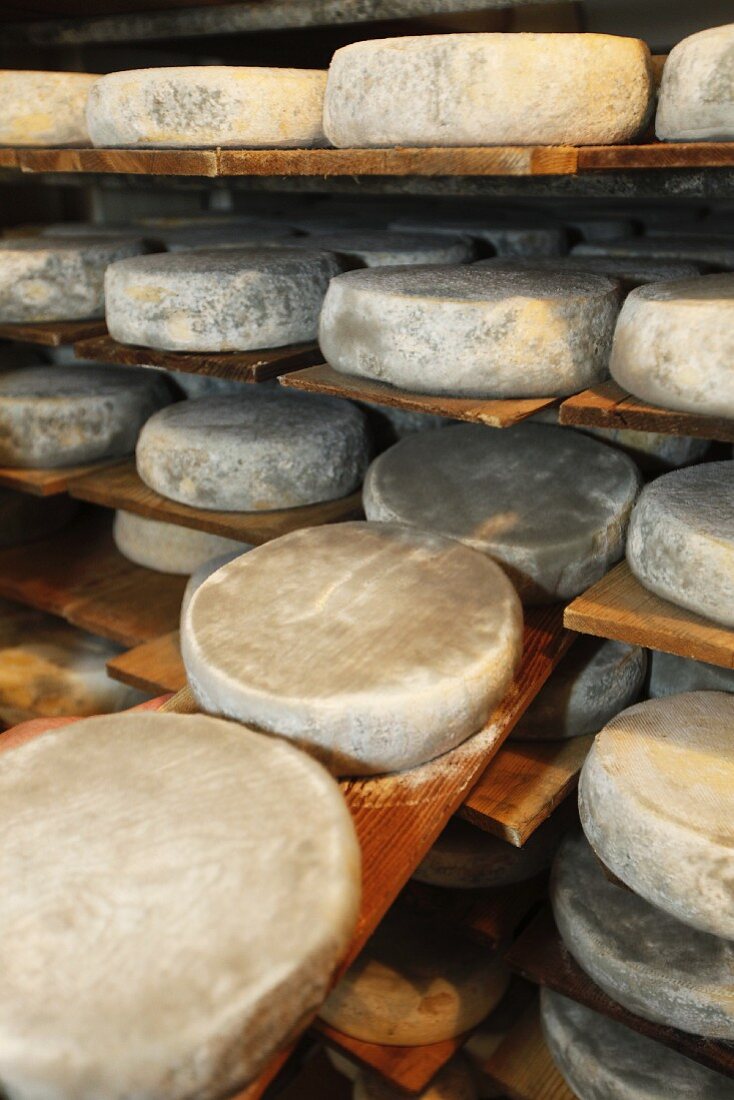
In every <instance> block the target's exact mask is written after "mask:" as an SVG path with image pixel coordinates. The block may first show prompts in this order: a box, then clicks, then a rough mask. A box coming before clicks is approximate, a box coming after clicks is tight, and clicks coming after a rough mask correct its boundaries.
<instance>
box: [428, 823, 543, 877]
mask: <svg viewBox="0 0 734 1100" xmlns="http://www.w3.org/2000/svg"><path fill="white" fill-rule="evenodd" d="M555 846H556V836H555V834H553V833H550V832H547V831H545V830H542V829H541V830H539V831H538V832H536V833H534V834H533V836H532V837H531V838H530V840H528V842H527V844H525V845H523V847H522V848H515V847H514V845H512V844H510V843H508V841H506V840H502V839H501V838H500V837H496V836H492V835H491V834H490V833H485V832H484V830H483V829H478V828H477V827H476V826H475V825H470V824H469V823H468V822H467V821H462V820H460V819H459V818H452V819H451V821H450V822H449V823H448V825H447V826H446V828H445V829H444V831H443V832H442V833H441V835H440V836H439V838H438V840H437V841H436V842H435V843H434V845H433V847H432V848H431V850H430V851H429V852H428V854H427V855H426V856H424V858H423V859H422V861H421V862H420V863H419V865H418V867H417V869H416V870H415V871H414V872H413V878H414V879H416V880H417V881H418V882H427V883H429V884H430V885H431V886H445V887H448V888H449V889H459V890H462V889H468V890H475V889H488V888H490V887H494V886H507V885H509V884H511V883H515V882H524V881H525V880H526V879H529V878H533V876H534V875H539V874H540V873H541V871H544V870H545V869H546V867H548V866H549V865H550V861H551V856H552V854H553V849H554V848H555Z"/></svg>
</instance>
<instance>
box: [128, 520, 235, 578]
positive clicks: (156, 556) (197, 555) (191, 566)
mask: <svg viewBox="0 0 734 1100" xmlns="http://www.w3.org/2000/svg"><path fill="white" fill-rule="evenodd" d="M113 534H114V537H115V545H116V546H117V549H118V550H119V551H120V553H121V554H122V555H123V556H124V557H126V558H128V559H129V560H130V561H133V562H135V564H136V565H143V566H145V568H146V569H155V570H156V571H157V572H158V573H184V574H185V573H193V572H194V570H195V569H198V568H199V566H200V565H203V564H204V563H205V562H208V561H210V560H211V559H212V558H213V557H216V556H217V555H219V554H225V553H226V554H229V553H238V554H244V552H245V551H246V550H249V544H248V543H246V542H236V541H235V540H234V539H227V538H223V537H222V536H221V535H211V534H210V533H209V532H208V531H196V530H194V528H193V527H181V526H180V525H179V524H178V523H162V522H161V521H160V520H157V519H148V518H146V517H145V516H138V515H136V514H135V513H134V512H123V511H117V512H115V521H114V527H113Z"/></svg>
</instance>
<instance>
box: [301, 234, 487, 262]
mask: <svg viewBox="0 0 734 1100" xmlns="http://www.w3.org/2000/svg"><path fill="white" fill-rule="evenodd" d="M297 247H299V248H316V249H321V250H322V251H323V252H336V253H338V254H339V255H340V256H344V257H346V259H348V260H352V261H356V262H357V263H358V264H359V265H360V266H362V265H364V267H399V266H408V267H409V266H413V265H417V264H462V263H468V262H469V261H470V260H473V259H474V257H475V254H476V253H475V249H474V246H473V244H472V243H471V241H470V240H469V239H468V238H463V239H462V238H461V237H458V236H457V237H447V236H441V235H440V234H437V233H399V232H397V231H395V232H389V231H387V230H374V231H373V232H371V233H366V232H360V233H353V232H342V233H318V234H314V235H313V236H311V237H305V238H301V239H299V240H298V244H297Z"/></svg>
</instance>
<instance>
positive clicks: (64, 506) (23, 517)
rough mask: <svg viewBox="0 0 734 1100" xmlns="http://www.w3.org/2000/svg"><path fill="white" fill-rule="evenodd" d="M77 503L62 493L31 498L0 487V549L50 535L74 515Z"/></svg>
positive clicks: (25, 494)
mask: <svg viewBox="0 0 734 1100" xmlns="http://www.w3.org/2000/svg"><path fill="white" fill-rule="evenodd" d="M78 507H79V506H78V504H77V502H76V501H75V500H72V498H71V497H69V496H66V494H65V493H60V494H59V495H58V496H53V497H33V496H30V495H29V494H28V493H18V492H16V491H15V490H14V489H2V488H0V515H2V523H0V547H3V548H4V547H6V546H17V545H19V544H22V543H24V542H32V541H33V539H40V538H43V537H44V536H45V535H52V534H53V533H54V532H55V531H58V530H60V529H61V528H62V527H64V526H65V525H66V524H67V523H68V522H69V521H70V520H71V519H72V518H73V517H74V515H75V513H76V511H77V508H78Z"/></svg>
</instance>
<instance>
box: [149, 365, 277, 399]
mask: <svg viewBox="0 0 734 1100" xmlns="http://www.w3.org/2000/svg"><path fill="white" fill-rule="evenodd" d="M148 369H149V370H150V369H153V370H157V369H158V368H156V367H153V368H148ZM160 369H161V370H163V368H162V367H161V368H160ZM165 374H166V376H167V377H168V378H170V379H171V381H172V382H173V383H175V385H176V386H177V387H178V389H179V390H182V391H183V395H184V396H185V397H192V398H196V397H214V396H215V395H217V396H221V394H225V393H231V394H235V395H237V396H239V395H240V394H241V393H242V392H243V387H244V386H246V385H247V384H248V383H247V382H233V381H231V380H230V379H229V378H214V377H213V376H212V375H210V374H193V373H192V372H190V371H182V370H167V371H165ZM260 385H261V386H267V385H268V383H267V382H261V383H260Z"/></svg>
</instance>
